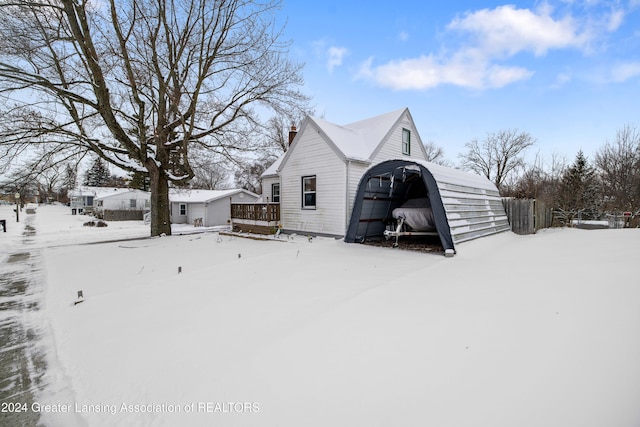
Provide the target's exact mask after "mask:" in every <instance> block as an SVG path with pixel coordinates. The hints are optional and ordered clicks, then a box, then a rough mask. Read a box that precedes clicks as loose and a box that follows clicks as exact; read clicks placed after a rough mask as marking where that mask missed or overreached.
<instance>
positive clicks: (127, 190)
mask: <svg viewBox="0 0 640 427" xmlns="http://www.w3.org/2000/svg"><path fill="white" fill-rule="evenodd" d="M117 190H122V191H113V192H104V193H100V194H99V195H97V196H96V197H95V198H96V200H104V199H108V198H110V197H115V196H119V195H121V194H126V193H136V194H142V195H145V196H147V197H151V193H149V192H148V191H142V190H138V189H137V188H118V189H117Z"/></svg>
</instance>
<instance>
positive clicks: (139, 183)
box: [128, 171, 150, 191]
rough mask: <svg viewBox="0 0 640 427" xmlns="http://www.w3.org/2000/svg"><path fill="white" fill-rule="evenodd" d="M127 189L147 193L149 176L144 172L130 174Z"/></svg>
mask: <svg viewBox="0 0 640 427" xmlns="http://www.w3.org/2000/svg"><path fill="white" fill-rule="evenodd" d="M128 186H129V188H135V189H138V190H142V191H149V188H150V186H149V174H148V173H144V172H139V171H136V172H132V173H131V175H130V178H129V185H128Z"/></svg>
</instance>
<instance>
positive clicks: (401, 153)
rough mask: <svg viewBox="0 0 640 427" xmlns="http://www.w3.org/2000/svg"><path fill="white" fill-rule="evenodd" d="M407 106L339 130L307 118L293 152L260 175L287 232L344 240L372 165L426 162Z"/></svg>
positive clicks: (265, 196) (266, 198)
mask: <svg viewBox="0 0 640 427" xmlns="http://www.w3.org/2000/svg"><path fill="white" fill-rule="evenodd" d="M426 157H427V154H426V151H425V149H424V146H423V144H422V140H421V139H420V135H419V134H418V130H417V129H416V126H415V123H414V122H413V118H412V117H411V113H409V110H408V109H407V108H404V109H401V110H397V111H393V112H390V113H387V114H383V115H380V116H376V117H372V118H370V119H366V120H361V121H358V122H355V123H351V124H348V125H344V126H339V125H336V124H333V123H330V122H327V121H325V120H322V119H319V118H316V117H307V118H306V119H305V120H304V122H303V123H302V126H301V127H300V131H299V132H298V133H297V134H296V135H295V137H294V138H293V140H292V142H291V145H290V147H289V150H288V151H287V152H286V153H285V154H284V155H283V156H281V157H280V158H279V159H278V160H277V161H276V162H275V163H274V164H272V165H271V166H270V167H269V168H268V169H267V170H266V171H265V172H264V173H263V174H262V176H261V178H262V198H263V200H264V201H268V202H277V203H280V222H281V226H282V228H283V230H284V231H285V232H297V233H313V234H318V235H329V236H344V235H345V232H346V229H347V226H348V224H349V219H350V215H351V210H352V207H353V200H354V196H355V193H356V190H357V187H358V183H359V181H360V178H361V177H362V175H363V174H364V172H365V171H366V170H367V169H368V168H369V167H370V166H371V165H373V164H377V163H379V162H381V161H384V160H388V159H397V158H410V159H420V160H426Z"/></svg>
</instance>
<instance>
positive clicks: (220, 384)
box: [0, 206, 640, 427]
mask: <svg viewBox="0 0 640 427" xmlns="http://www.w3.org/2000/svg"><path fill="white" fill-rule="evenodd" d="M7 219H9V218H7ZM82 219H85V218H80V217H76V216H71V215H70V213H68V212H66V210H65V209H64V208H60V207H54V206H43V207H40V208H39V209H38V211H37V214H36V221H35V228H36V235H35V236H34V239H33V242H31V243H29V244H30V245H32V246H34V247H41V248H45V249H43V255H44V259H45V264H46V265H45V267H44V268H45V271H46V283H45V289H46V291H45V297H44V298H45V308H44V312H45V314H46V315H45V316H44V317H43V322H45V326H46V327H47V328H48V329H49V330H50V331H51V333H52V337H53V339H52V340H51V344H50V345H51V349H50V351H49V372H48V374H47V375H48V376H49V377H50V382H51V385H50V386H49V387H48V388H47V389H45V390H44V391H43V392H42V395H41V396H39V398H38V403H39V404H40V405H42V406H41V407H40V408H39V409H40V411H41V413H42V419H43V421H45V422H47V423H48V425H51V426H70V425H71V426H73V425H89V426H116V425H120V426H125V425H126V426H137V425H153V426H174V425H186V426H192V425H203V426H205V425H207V426H208V425H220V426H296V427H297V426H439V427H443V426H456V427H459V426H487V427H500V426H504V427H513V426H518V427H526V426H531V427H539V426H545V427H552V426H557V427H568V426H580V427H588V426H593V427H601V426H616V427H637V426H638V425H640V405H638V402H640V363H639V362H638V361H640V278H639V273H638V266H637V264H636V263H637V262H638V256H639V254H640V230H639V229H632V230H589V231H587V230H576V229H551V230H545V231H542V232H539V233H538V234H536V235H532V236H517V235H514V234H512V233H502V234H500V235H496V236H492V237H488V238H484V239H480V240H476V241H472V242H468V243H463V244H460V245H458V247H457V250H458V254H457V255H456V256H455V257H453V258H445V257H443V256H439V255H431V254H422V253H414V252H408V251H402V250H392V249H388V248H377V247H369V246H363V245H358V244H345V243H343V242H341V241H336V240H332V239H322V238H320V239H313V240H312V241H311V242H309V241H307V239H306V238H304V237H302V236H298V237H296V238H295V239H286V238H284V239H283V241H254V240H249V239H242V238H236V237H229V236H220V235H218V234H217V233H215V232H209V233H205V234H193V235H184V236H171V237H163V238H154V239H149V238H147V239H141V240H129V241H124V242H111V243H102V244H94V245H85V244H77V243H84V242H88V241H92V240H93V241H95V240H111V239H116V238H124V237H129V236H131V237H139V236H145V235H147V234H148V229H147V228H146V226H144V225H143V224H142V223H141V222H126V223H121V224H118V223H116V222H110V223H109V226H108V227H105V228H100V229H97V228H92V229H88V228H87V227H82V225H81V222H82ZM9 225H10V226H12V227H14V226H15V223H14V222H11V223H9ZM0 234H1V232H0ZM7 234H9V235H10V236H0V238H1V237H6V239H4V241H3V240H0V242H2V245H5V242H7V241H8V242H13V240H11V235H12V234H11V233H7ZM10 244H13V245H17V244H18V243H10ZM5 249H6V248H3V250H5ZM1 254H2V252H0V258H2V256H1ZM179 269H181V271H182V272H181V273H179ZM78 290H82V291H83V294H84V302H82V303H80V304H74V301H76V297H77V291H78ZM47 404H49V405H52V406H45V405H47ZM66 410H68V411H70V413H56V412H53V411H66ZM48 411H51V412H48Z"/></svg>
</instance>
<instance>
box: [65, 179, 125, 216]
mask: <svg viewBox="0 0 640 427" xmlns="http://www.w3.org/2000/svg"><path fill="white" fill-rule="evenodd" d="M129 190H130V189H129V188H117V187H91V186H86V185H83V186H79V187H76V188H74V189H73V190H71V191H70V192H69V199H70V203H69V205H70V206H71V213H72V214H74V215H75V214H82V213H92V212H93V208H94V206H95V203H94V201H95V199H96V198H97V197H101V196H105V195H109V194H117V193H121V192H127V191H129Z"/></svg>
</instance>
